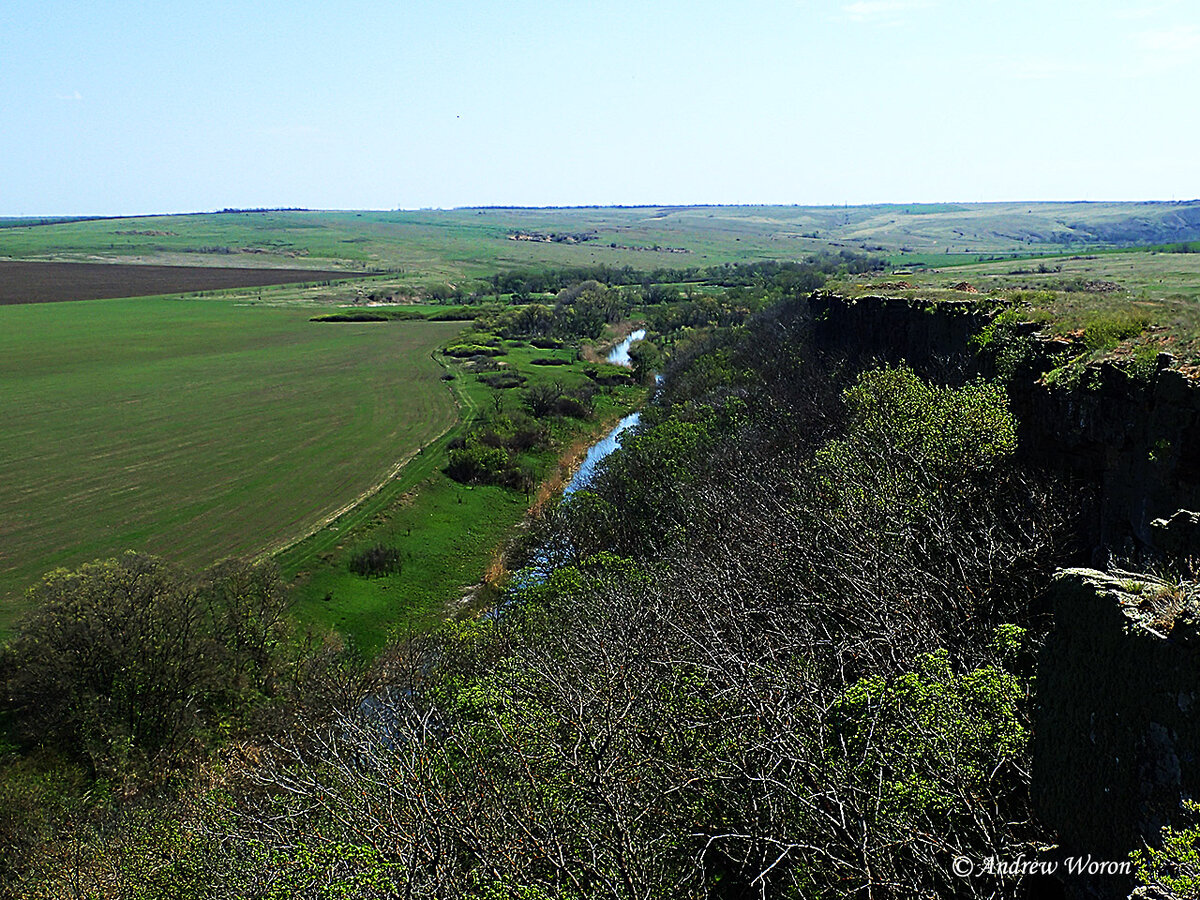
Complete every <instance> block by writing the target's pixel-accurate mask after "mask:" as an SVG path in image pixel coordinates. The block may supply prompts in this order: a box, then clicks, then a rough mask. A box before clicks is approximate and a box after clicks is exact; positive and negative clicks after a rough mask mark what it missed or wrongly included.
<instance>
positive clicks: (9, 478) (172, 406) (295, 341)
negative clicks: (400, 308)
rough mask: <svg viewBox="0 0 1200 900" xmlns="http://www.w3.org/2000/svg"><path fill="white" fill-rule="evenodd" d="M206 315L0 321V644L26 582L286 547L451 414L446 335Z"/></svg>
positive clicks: (211, 309)
mask: <svg viewBox="0 0 1200 900" xmlns="http://www.w3.org/2000/svg"><path fill="white" fill-rule="evenodd" d="M310 314H311V310H305V309H299V308H269V307H251V306H236V305H234V304H232V303H229V302H225V301H221V300H213V299H201V300H168V299H162V298H143V299H135V300H95V301H88V302H84V303H64V304H38V305H24V306H8V307H4V308H2V309H0V411H2V413H3V420H4V425H3V427H2V428H0V629H4V628H6V627H8V626H11V624H12V621H13V618H14V616H15V615H16V614H17V613H19V611H20V610H21V608H22V602H23V601H22V594H23V592H24V590H25V589H26V588H27V587H28V586H29V585H30V584H31V583H33V582H34V581H35V580H36V579H37V578H38V577H39V576H40V575H41V574H42V573H43V572H45V571H46V570H48V569H50V568H52V567H55V566H73V565H77V564H79V563H82V562H85V561H88V560H91V559H94V558H97V557H103V556H108V555H111V554H114V553H118V552H120V551H122V550H125V549H127V548H137V549H140V550H147V551H149V552H153V553H158V554H161V555H163V556H165V557H167V558H169V559H172V560H174V561H177V562H181V563H186V564H190V565H201V564H204V563H208V562H211V561H213V560H215V559H217V558H220V557H223V556H227V555H253V554H257V553H259V552H261V551H263V550H264V549H266V548H270V547H272V546H278V545H282V544H285V543H288V542H290V541H292V540H295V539H296V538H299V537H301V536H302V535H304V534H305V533H306V532H307V531H308V530H309V529H311V528H313V527H315V526H316V525H318V524H319V523H320V522H321V521H322V520H323V519H324V518H325V517H326V516H328V515H330V514H332V513H333V512H335V511H336V510H338V509H340V508H342V507H343V506H345V505H346V504H347V503H350V502H351V501H353V500H354V499H355V498H356V497H358V496H359V495H360V494H362V493H363V492H365V491H367V490H369V489H370V488H372V487H373V486H375V485H376V484H378V483H379V482H380V481H381V480H383V479H385V478H387V477H388V476H389V474H390V473H391V472H392V470H393V468H394V467H395V465H396V463H397V462H398V461H399V460H401V459H403V458H405V457H407V456H409V455H411V454H413V453H415V452H416V451H417V450H418V448H420V447H421V446H422V445H423V444H426V443H428V442H429V441H431V440H433V439H435V438H437V437H438V436H439V435H440V434H442V433H443V432H444V431H445V430H446V429H447V428H449V427H450V426H451V425H452V424H453V423H454V422H455V421H456V417H457V411H456V407H455V404H454V402H453V398H452V395H451V392H450V390H449V389H448V388H447V387H446V386H445V385H444V384H442V383H441V382H440V380H439V379H440V376H441V375H442V373H443V369H442V368H441V366H440V365H439V364H438V363H437V362H436V361H435V360H434V359H433V358H432V356H431V353H432V351H433V350H434V349H435V348H436V347H438V346H439V345H441V344H442V343H444V342H445V341H446V340H447V339H449V338H450V337H451V336H453V335H454V334H456V333H457V332H458V331H460V330H461V328H462V327H463V326H462V324H461V323H439V322H424V321H413V322H403V323H390V324H388V325H383V326H381V325H372V324H339V325H326V324H314V323H311V322H309V321H308V318H309V315H310Z"/></svg>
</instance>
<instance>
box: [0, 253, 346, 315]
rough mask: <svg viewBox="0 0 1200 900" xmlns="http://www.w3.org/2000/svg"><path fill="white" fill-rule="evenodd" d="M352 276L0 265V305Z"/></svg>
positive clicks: (99, 265) (62, 264) (292, 271)
mask: <svg viewBox="0 0 1200 900" xmlns="http://www.w3.org/2000/svg"><path fill="white" fill-rule="evenodd" d="M352 277H355V276H354V275H351V274H349V273H346V272H326V271H319V270H315V269H239V268H207V267H202V266H142V265H125V264H120V263H67V262H16V261H0V305H7V304H14V303H53V302H58V301H62V300H100V299H105V298H115V297H147V296H150V295H153V294H181V293H185V292H190V291H216V290H222V289H225V288H239V287H265V286H267V285H271V284H292V283H295V282H301V281H332V280H335V279H339V278H352Z"/></svg>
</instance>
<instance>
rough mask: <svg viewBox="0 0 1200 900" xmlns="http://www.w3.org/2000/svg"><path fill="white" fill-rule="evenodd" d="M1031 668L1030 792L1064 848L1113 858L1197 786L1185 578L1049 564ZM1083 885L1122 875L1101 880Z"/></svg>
mask: <svg viewBox="0 0 1200 900" xmlns="http://www.w3.org/2000/svg"><path fill="white" fill-rule="evenodd" d="M1052 598H1053V603H1054V628H1053V631H1052V633H1051V635H1050V638H1049V640H1048V641H1047V643H1046V646H1045V648H1044V649H1043V651H1042V655H1041V659H1040V663H1039V668H1038V678H1037V693H1038V705H1037V714H1036V720H1035V732H1034V734H1035V736H1034V753H1033V760H1034V768H1033V798H1034V803H1035V806H1036V808H1037V809H1038V812H1039V815H1040V816H1041V818H1042V819H1043V821H1044V822H1045V823H1046V824H1047V825H1049V826H1050V827H1052V828H1053V829H1054V830H1055V831H1056V832H1057V833H1058V836H1059V840H1060V843H1061V848H1060V851H1061V853H1062V854H1063V855H1064V856H1065V855H1072V854H1075V855H1086V854H1091V855H1092V856H1093V857H1095V858H1097V859H1111V860H1123V859H1126V858H1128V855H1129V853H1130V851H1132V850H1135V849H1138V848H1140V847H1142V845H1143V843H1144V842H1156V841H1157V839H1158V836H1159V831H1160V829H1161V828H1162V827H1163V826H1164V825H1166V824H1168V823H1172V822H1175V821H1176V818H1177V816H1178V814H1179V810H1180V804H1181V801H1182V799H1183V798H1184V797H1194V796H1198V795H1200V759H1198V758H1197V754H1198V752H1200V617H1198V607H1200V605H1198V603H1197V599H1196V594H1195V592H1194V590H1193V588H1192V587H1191V586H1188V585H1171V584H1167V583H1163V582H1160V581H1155V580H1150V579H1146V578H1144V577H1140V576H1128V577H1122V576H1116V575H1111V574H1105V573H1103V572H1097V571H1094V570H1091V569H1067V570H1065V571H1062V572H1059V573H1058V574H1057V575H1056V576H1055V579H1054V584H1053V588H1052ZM1085 887H1086V888H1087V889H1088V890H1089V891H1090V892H1091V893H1090V894H1089V895H1095V896H1114V897H1116V896H1120V897H1124V896H1125V895H1126V893H1127V892H1128V890H1129V887H1130V884H1129V883H1127V882H1122V881H1121V880H1120V879H1115V880H1114V879H1113V878H1111V877H1109V878H1107V879H1101V880H1099V881H1097V882H1096V883H1095V884H1090V885H1086V886H1085Z"/></svg>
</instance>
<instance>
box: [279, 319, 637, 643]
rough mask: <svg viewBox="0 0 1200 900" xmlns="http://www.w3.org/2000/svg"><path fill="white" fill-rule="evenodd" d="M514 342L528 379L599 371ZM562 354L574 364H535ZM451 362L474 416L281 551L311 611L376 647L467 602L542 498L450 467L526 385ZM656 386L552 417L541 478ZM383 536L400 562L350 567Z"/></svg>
mask: <svg viewBox="0 0 1200 900" xmlns="http://www.w3.org/2000/svg"><path fill="white" fill-rule="evenodd" d="M505 346H506V349H507V351H508V352H507V353H506V355H505V356H503V357H501V359H502V360H503V362H504V363H505V366H506V367H507V368H510V369H512V370H515V371H517V372H519V373H520V374H522V375H524V376H525V377H526V378H527V379H528V381H527V382H526V384H527V385H532V384H536V383H538V382H543V381H544V382H556V381H557V382H560V383H561V384H563V385H564V386H565V387H571V386H574V385H577V384H580V383H582V382H584V381H586V380H587V376H586V375H585V374H584V369H585V368H587V367H588V365H589V364H585V363H580V362H575V351H574V349H571V348H565V349H562V350H539V349H537V348H534V347H529V346H520V345H519V343H516V344H514V343H513V342H505ZM550 356H553V357H556V358H559V359H566V360H571V361H572V364H571V365H569V366H537V365H533V364H532V360H533V359H537V358H544V357H550ZM445 362H446V364H447V365H448V366H449V367H450V368H451V370H452V371H454V372H455V379H454V381H453V382H451V384H452V385H453V387H454V390H455V394H456V396H457V398H458V400H459V403H460V407H461V409H462V412H463V422H462V424H460V425H458V426H456V427H455V428H453V429H451V431H449V432H448V433H447V434H446V435H444V436H443V437H442V438H440V439H439V440H438V441H436V442H435V443H434V444H433V445H431V446H429V447H427V448H426V449H425V451H424V452H422V453H421V454H420V455H419V456H418V457H417V458H416V459H414V460H413V461H412V462H410V463H409V464H408V465H407V466H406V467H405V468H404V470H403V471H402V472H401V473H400V474H399V475H398V476H397V477H396V478H395V479H393V480H392V481H390V482H389V483H388V485H387V486H386V487H385V488H384V489H383V490H382V491H380V492H379V494H377V495H376V496H374V497H372V498H370V499H369V500H367V501H366V502H364V503H363V504H361V505H360V506H358V507H357V508H355V509H354V510H353V511H351V512H350V513H348V514H347V515H346V516H344V517H343V518H341V519H339V520H338V521H336V522H334V523H332V524H331V526H330V527H327V528H324V529H322V530H321V531H320V532H318V533H316V534H314V535H312V536H311V537H310V538H308V539H307V540H305V541H303V542H302V543H300V544H298V545H296V546H294V547H292V548H290V549H288V550H286V551H285V552H283V553H281V554H279V555H278V557H277V560H278V562H279V563H280V566H281V568H282V569H283V571H284V574H285V575H286V576H287V577H288V578H289V579H290V580H291V581H292V583H293V595H294V597H295V598H296V601H297V617H298V619H299V621H300V622H301V623H303V624H305V625H310V626H313V627H314V628H316V629H318V630H322V629H325V628H333V629H335V630H337V631H338V632H339V633H341V634H343V635H345V636H346V637H348V638H349V639H350V640H351V641H353V642H354V644H355V645H356V647H357V648H358V649H359V650H361V651H362V652H363V653H364V654H366V655H368V656H369V655H372V654H373V653H375V652H376V651H378V650H379V649H380V648H381V647H383V645H384V644H385V643H386V641H387V640H388V638H389V637H391V636H393V635H397V634H399V635H403V634H406V633H409V632H415V631H420V630H423V629H426V628H429V627H431V626H433V625H436V624H437V623H438V622H441V621H442V620H444V619H445V618H447V617H448V616H451V615H453V614H454V613H455V612H458V611H459V610H460V608H461V606H460V603H459V601H461V600H462V599H463V597H464V595H465V592H466V589H467V588H468V587H469V586H471V585H474V584H477V583H478V582H479V581H480V580H481V578H482V577H483V576H484V573H485V570H486V569H487V568H488V566H489V563H491V562H492V561H493V560H494V559H495V558H496V554H497V551H498V550H499V549H500V548H501V547H502V546H503V545H504V543H505V542H506V540H507V539H508V538H509V537H510V536H511V534H512V533H513V530H514V529H515V527H516V526H517V525H518V524H519V523H520V522H521V521H522V519H523V518H524V517H525V515H526V513H527V512H528V510H529V506H530V499H531V498H529V497H527V496H526V495H525V494H524V493H523V492H521V491H514V490H510V489H506V488H501V487H494V486H479V485H476V486H467V485H461V484H458V483H457V482H454V481H452V480H451V479H449V478H448V477H447V476H446V475H444V474H443V473H442V471H441V470H442V468H443V467H444V466H445V465H446V445H447V444H448V442H449V441H450V439H451V438H453V437H454V436H455V435H457V434H459V433H461V432H462V431H463V430H464V429H465V428H467V427H469V426H470V425H471V424H472V423H473V422H474V421H476V420H486V419H488V418H489V417H491V416H493V415H496V410H495V406H494V405H493V402H492V398H493V397H494V396H496V395H497V394H499V396H500V397H501V398H502V400H503V404H502V407H501V414H507V413H512V412H515V411H517V410H518V409H519V407H520V396H521V389H519V388H517V389H508V390H501V391H497V390H496V389H493V388H490V387H488V386H486V385H484V384H482V383H481V382H480V381H479V380H478V378H477V377H476V376H475V375H474V374H471V373H470V372H469V371H468V370H467V367H466V366H465V365H464V363H463V362H461V361H458V360H454V359H449V358H447V359H446V360H445ZM644 396H645V391H644V389H643V388H638V387H632V386H631V387H622V388H617V389H615V390H613V391H612V392H611V393H601V394H599V395H597V397H596V403H595V406H596V409H595V415H594V417H593V419H591V420H589V421H586V422H577V421H574V420H569V419H558V420H550V422H551V435H552V446H551V447H549V448H547V449H545V450H542V451H540V452H537V453H534V454H530V455H529V456H528V457H527V458H528V459H529V461H531V462H532V463H533V464H534V465H535V467H536V469H537V472H538V475H539V477H540V478H543V479H545V478H548V477H552V476H554V475H555V474H556V470H557V467H558V466H559V465H560V462H561V458H562V455H563V453H564V451H565V450H566V449H567V448H569V447H570V446H572V445H575V444H579V443H582V444H584V445H586V444H587V443H590V442H591V441H592V440H594V439H597V438H599V437H600V436H601V435H602V434H603V433H604V432H605V431H607V429H608V427H609V425H610V424H611V423H612V422H613V421H615V420H616V419H617V418H619V417H620V416H621V415H624V414H625V413H627V412H629V411H631V410H632V409H634V408H636V407H637V406H638V405H639V404H640V403H641V401H642V400H643V399H644ZM558 474H562V473H558ZM375 544H384V545H386V546H389V547H395V548H396V549H398V550H400V552H401V554H402V556H403V569H402V571H401V572H400V573H398V574H394V575H388V576H385V577H382V578H364V577H361V576H358V575H355V574H353V573H352V572H350V570H349V560H350V557H351V556H352V555H353V554H354V553H355V552H357V551H359V550H362V549H364V548H366V547H370V546H373V545H375Z"/></svg>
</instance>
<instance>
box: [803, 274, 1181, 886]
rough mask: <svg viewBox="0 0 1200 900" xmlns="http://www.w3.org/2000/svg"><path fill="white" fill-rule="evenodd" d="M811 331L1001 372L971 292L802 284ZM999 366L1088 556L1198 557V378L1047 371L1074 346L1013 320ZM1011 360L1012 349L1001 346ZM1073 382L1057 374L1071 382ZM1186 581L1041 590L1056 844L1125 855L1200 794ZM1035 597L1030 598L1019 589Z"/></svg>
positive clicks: (1079, 881)
mask: <svg viewBox="0 0 1200 900" xmlns="http://www.w3.org/2000/svg"><path fill="white" fill-rule="evenodd" d="M810 306H811V309H812V312H813V318H814V329H815V333H816V339H817V343H818V346H822V347H825V348H829V349H835V350H837V351H839V352H844V353H846V352H848V353H850V354H855V355H859V356H865V357H874V358H877V359H881V360H887V361H892V362H896V361H899V360H905V361H907V362H909V363H910V364H911V365H913V366H914V367H915V368H917V369H918V370H924V371H926V372H928V373H929V374H931V375H933V376H935V377H938V376H941V377H947V378H967V377H973V376H974V375H976V374H988V375H994V374H997V373H998V372H1000V371H1002V368H1003V367H1001V366H999V365H998V364H997V363H998V349H997V348H996V347H994V346H993V347H991V348H989V349H986V350H983V351H982V352H981V349H980V345H981V344H983V343H986V341H979V340H975V339H974V338H976V336H977V335H980V334H981V332H983V330H984V329H985V328H986V327H987V325H988V323H989V321H990V316H989V314H988V311H987V310H986V309H983V308H981V306H980V304H979V303H977V302H974V301H965V302H952V303H945V302H940V303H929V302H922V301H920V300H909V299H898V298H893V297H862V298H858V299H847V298H844V297H840V296H838V295H836V294H832V293H828V292H821V293H818V294H815V295H813V297H812V298H810ZM1016 334H1017V335H1018V338H1019V339H1020V340H1021V345H1020V348H1019V349H1020V353H1019V359H1018V361H1017V364H1016V365H1010V366H1008V367H1007V368H1006V369H1004V370H1003V374H1004V376H1005V377H1006V380H1007V382H1008V389H1009V396H1010V399H1011V402H1012V406H1013V412H1014V413H1015V414H1016V416H1017V418H1018V419H1019V422H1020V426H1019V440H1020V445H1021V448H1022V449H1021V452H1022V453H1023V454H1025V455H1026V457H1027V458H1028V459H1029V460H1030V461H1032V462H1034V463H1036V464H1037V465H1039V466H1041V467H1044V468H1046V469H1048V470H1050V471H1051V472H1055V473H1058V474H1059V475H1061V476H1063V477H1064V478H1066V479H1069V480H1070V481H1071V482H1072V483H1074V484H1076V485H1078V486H1079V491H1078V498H1079V503H1080V510H1081V520H1082V521H1081V523H1080V527H1081V531H1082V535H1081V536H1082V538H1083V543H1084V546H1085V547H1086V550H1085V554H1084V555H1085V557H1087V556H1090V558H1091V559H1092V560H1093V564H1099V565H1109V564H1110V563H1111V562H1112V561H1113V560H1114V559H1116V560H1118V561H1121V562H1123V563H1124V564H1125V565H1136V564H1139V563H1149V562H1154V563H1156V564H1162V563H1171V562H1180V561H1184V560H1187V559H1189V558H1190V559H1196V558H1200V513H1196V512H1191V511H1190V510H1200V386H1198V385H1197V383H1196V382H1194V381H1193V380H1192V379H1190V378H1189V377H1187V376H1186V375H1185V374H1183V373H1182V372H1180V371H1177V370H1175V369H1174V368H1172V366H1171V362H1172V361H1171V360H1170V358H1168V357H1160V358H1159V359H1158V360H1157V361H1156V363H1155V365H1154V366H1153V367H1148V368H1143V369H1142V370H1141V371H1140V372H1136V373H1134V374H1131V372H1130V370H1128V369H1126V368H1122V367H1120V366H1118V365H1116V364H1113V363H1102V364H1100V365H1096V366H1093V367H1091V368H1089V369H1088V370H1087V371H1086V372H1085V373H1083V374H1082V377H1077V378H1073V379H1069V380H1068V379H1062V380H1059V379H1055V378H1053V377H1051V378H1047V377H1045V376H1046V375H1047V373H1051V372H1053V371H1054V370H1055V369H1056V368H1057V367H1061V366H1062V365H1063V362H1064V360H1065V359H1070V358H1072V357H1074V356H1077V355H1078V348H1077V347H1074V346H1072V345H1071V343H1070V341H1069V340H1064V339H1063V338H1051V337H1043V336H1042V335H1040V334H1038V333H1037V329H1036V326H1033V325H1029V326H1026V327H1019V328H1018V329H1017V330H1016ZM1010 362H1011V357H1010ZM1068 382H1069V383H1068ZM1194 592H1195V587H1194V586H1188V585H1186V584H1179V585H1174V586H1172V585H1171V584H1168V583H1165V582H1163V581H1159V580H1156V579H1154V578H1149V577H1146V576H1138V575H1111V574H1104V573H1103V572H1099V571H1095V570H1091V569H1066V570H1064V571H1061V572H1059V573H1058V575H1057V576H1056V577H1055V580H1054V583H1053V587H1052V589H1051V591H1050V595H1051V596H1050V598H1049V600H1050V605H1051V606H1052V607H1053V626H1052V630H1051V633H1050V636H1049V638H1048V641H1047V643H1046V645H1045V647H1044V648H1043V651H1042V653H1041V656H1040V660H1039V666H1038V676H1037V696H1038V703H1037V711H1036V718H1035V723H1034V733H1035V742H1034V771H1033V793H1034V800H1035V804H1036V806H1037V808H1038V809H1039V814H1040V816H1041V817H1042V819H1043V820H1044V822H1045V823H1046V824H1048V825H1049V826H1051V827H1052V828H1053V829H1054V830H1055V831H1056V832H1057V834H1058V837H1059V840H1060V847H1059V848H1058V850H1057V853H1058V854H1059V856H1060V858H1061V857H1065V856H1068V855H1072V854H1075V855H1079V854H1083V855H1086V854H1091V855H1092V856H1093V857H1094V858H1096V859H1106V860H1115V861H1119V860H1126V859H1127V858H1128V855H1129V853H1130V851H1132V850H1134V849H1138V848H1140V847H1141V846H1143V843H1145V842H1150V843H1155V842H1156V841H1157V838H1158V836H1159V830H1160V829H1161V828H1162V826H1163V825H1165V824H1168V823H1172V824H1178V822H1177V819H1178V816H1179V811H1180V806H1181V802H1182V800H1183V799H1185V798H1189V797H1191V798H1196V797H1200V600H1198V599H1197V595H1196V594H1195V593H1194ZM1030 599H1031V602H1032V601H1033V600H1034V598H1030ZM1131 880H1132V879H1131V878H1113V877H1107V878H1099V879H1092V880H1089V879H1087V878H1076V879H1073V880H1072V879H1067V882H1068V887H1069V888H1070V893H1071V894H1072V895H1073V896H1080V897H1104V898H1110V897H1124V896H1126V893H1127V892H1128V890H1129V888H1130V887H1131Z"/></svg>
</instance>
